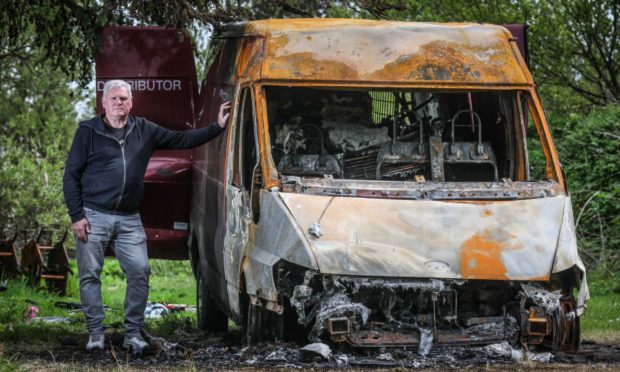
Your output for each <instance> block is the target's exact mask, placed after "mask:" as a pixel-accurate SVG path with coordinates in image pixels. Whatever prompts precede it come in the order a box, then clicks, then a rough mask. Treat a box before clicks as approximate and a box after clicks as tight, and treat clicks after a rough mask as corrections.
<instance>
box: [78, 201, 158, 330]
mask: <svg viewBox="0 0 620 372" xmlns="http://www.w3.org/2000/svg"><path fill="white" fill-rule="evenodd" d="M84 211H85V213H86V219H87V220H88V223H89V225H90V234H88V241H87V242H86V243H84V242H81V241H80V240H79V239H76V240H77V265H78V273H79V278H80V300H81V302H82V309H83V311H84V318H85V319H86V327H87V328H88V332H89V333H90V334H91V335H94V334H101V333H103V331H104V328H103V318H104V313H103V302H102V300H101V280H100V275H101V269H102V267H103V261H104V260H103V254H104V251H105V249H106V247H107V246H108V244H109V243H110V242H114V245H113V247H114V254H115V255H116V258H117V260H118V262H119V263H120V265H121V269H123V272H124V273H125V275H126V276H127V290H126V291H125V323H124V324H125V332H126V334H127V335H129V336H134V335H136V334H139V333H140V329H142V326H143V323H144V309H145V307H146V301H147V298H148V294H149V259H148V255H147V252H146V234H145V233H144V227H142V221H141V220H140V215H139V214H138V213H136V214H132V215H129V216H122V215H113V214H106V213H101V212H97V211H93V210H91V209H88V208H84Z"/></svg>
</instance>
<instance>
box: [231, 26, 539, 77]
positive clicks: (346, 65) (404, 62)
mask: <svg viewBox="0 0 620 372" xmlns="http://www.w3.org/2000/svg"><path fill="white" fill-rule="evenodd" d="M252 36H253V37H258V38H259V39H262V41H263V43H264V45H263V47H262V56H261V57H262V58H259V59H256V58H249V59H247V60H248V61H253V62H257V61H259V60H260V63H261V66H260V68H259V69H258V70H257V73H260V76H253V78H257V79H264V80H282V81H291V82H294V81H304V82H313V81H314V82H327V83H334V82H338V81H339V82H346V83H352V84H359V83H371V84H373V83H380V84H382V83H391V84H396V85H401V84H404V85H411V84H420V85H425V86H429V85H436V86H437V87H442V86H446V85H449V86H454V85H457V86H458V85H466V86H472V85H474V86H478V85H480V86H489V85H491V86H498V87H502V86H515V85H517V86H532V85H533V81H532V77H531V75H530V73H529V71H528V70H527V67H526V65H525V62H524V61H523V58H522V57H521V55H520V53H519V51H518V47H517V45H516V44H515V43H514V39H513V38H512V36H511V34H510V32H509V31H508V30H507V29H505V28H504V27H501V26H497V25H490V24H477V23H413V22H394V21H375V20H360V19H325V18H314V19H271V20H259V21H249V22H239V23H232V24H227V25H225V26H223V27H222V29H221V37H224V38H228V37H252Z"/></svg>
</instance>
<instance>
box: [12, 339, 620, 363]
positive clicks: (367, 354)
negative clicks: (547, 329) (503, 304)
mask: <svg viewBox="0 0 620 372" xmlns="http://www.w3.org/2000/svg"><path fill="white" fill-rule="evenodd" d="M149 336H150V337H148V339H149V341H150V342H151V345H152V347H151V348H150V349H149V350H148V352H146V353H144V354H143V355H142V356H140V357H134V356H133V355H132V354H131V352H129V351H127V350H125V349H123V348H122V347H121V345H122V341H123V334H122V332H120V331H118V332H117V331H114V332H111V333H110V334H109V335H108V337H107V340H106V343H107V344H106V348H105V350H103V351H98V352H86V351H85V350H84V349H83V347H84V345H83V342H81V341H85V337H86V336H85V335H82V336H80V337H75V339H72V341H73V342H67V338H65V339H63V340H58V342H57V343H56V344H54V345H50V347H49V348H38V349H37V350H36V351H29V352H28V354H25V353H24V352H23V351H21V350H18V349H17V348H18V345H13V346H9V345H7V346H9V347H7V348H6V349H5V355H10V354H14V355H17V354H18V353H21V354H22V355H28V358H25V357H19V358H22V359H28V361H32V360H34V359H37V360H39V361H41V362H44V363H47V362H49V363H79V364H81V365H86V366H92V367H103V366H118V365H129V366H135V367H149V366H179V367H182V366H194V367H198V368H203V367H204V368H243V369H246V368H247V369H254V368H282V369H291V368H346V367H352V368H356V367H358V368H359V367H364V368H385V367H405V368H463V367H468V368H471V367H474V368H475V367H476V366H502V365H506V366H514V367H517V368H518V366H519V365H524V364H525V365H528V366H536V365H539V366H542V365H551V364H554V365H555V364H578V365H581V364H586V365H591V364H608V365H616V366H618V365H620V345H613V344H598V343H594V342H584V343H583V345H582V348H581V350H580V351H579V352H577V353H563V352H553V353H550V352H548V351H546V350H544V349H533V350H529V351H526V350H523V349H522V348H520V347H518V346H516V347H512V346H510V345H509V344H508V343H506V342H502V343H498V344H492V345H487V346H480V347H471V346H470V347H450V348H445V347H444V348H439V347H433V348H431V349H430V351H429V353H428V354H427V355H421V354H420V352H419V350H418V348H405V347H402V348H376V349H371V350H369V349H366V350H360V349H353V348H351V347H348V346H345V347H340V348H337V347H334V346H333V345H332V346H330V345H326V344H320V343H315V344H312V345H299V344H295V343H261V344H257V345H253V346H244V343H243V341H242V335H241V332H239V331H233V332H230V333H228V334H225V335H204V334H198V333H196V334H192V335H189V336H188V337H187V338H186V339H185V340H182V341H181V340H178V339H177V340H175V342H172V341H168V340H166V339H165V338H164V337H159V336H151V335H149ZM81 338H84V340H81ZM33 357H34V358H33ZM24 361H25V360H24Z"/></svg>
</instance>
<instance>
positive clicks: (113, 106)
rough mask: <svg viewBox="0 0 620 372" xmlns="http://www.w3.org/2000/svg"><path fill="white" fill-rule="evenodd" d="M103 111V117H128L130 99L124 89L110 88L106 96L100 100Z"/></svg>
mask: <svg viewBox="0 0 620 372" xmlns="http://www.w3.org/2000/svg"><path fill="white" fill-rule="evenodd" d="M101 103H102V104H103V109H104V110H105V116H106V117H108V118H112V117H124V116H127V115H129V111H131V104H132V102H131V97H130V96H129V92H128V91H127V89H126V88H122V87H121V88H112V89H110V90H109V91H108V94H107V95H106V96H104V97H103V98H102V99H101Z"/></svg>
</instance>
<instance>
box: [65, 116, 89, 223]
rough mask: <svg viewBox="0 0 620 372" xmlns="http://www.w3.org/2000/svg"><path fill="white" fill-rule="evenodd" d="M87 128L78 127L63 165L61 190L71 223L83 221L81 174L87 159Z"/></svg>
mask: <svg viewBox="0 0 620 372" xmlns="http://www.w3.org/2000/svg"><path fill="white" fill-rule="evenodd" d="M88 131H90V129H89V128H85V127H79V128H78V130H77V131H76V132H75V137H73V143H72V144H71V149H70V150H69V155H68V156H67V161H66V163H65V174H64V176H63V179H62V181H63V182H62V183H63V185H62V190H63V193H64V196H65V203H66V204H67V209H68V211H69V215H70V216H71V222H72V223H75V222H77V221H80V220H82V219H84V218H85V217H86V216H85V214H84V205H83V204H82V173H84V169H86V162H87V158H88V148H87V144H86V143H87V138H88V134H89V133H88Z"/></svg>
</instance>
